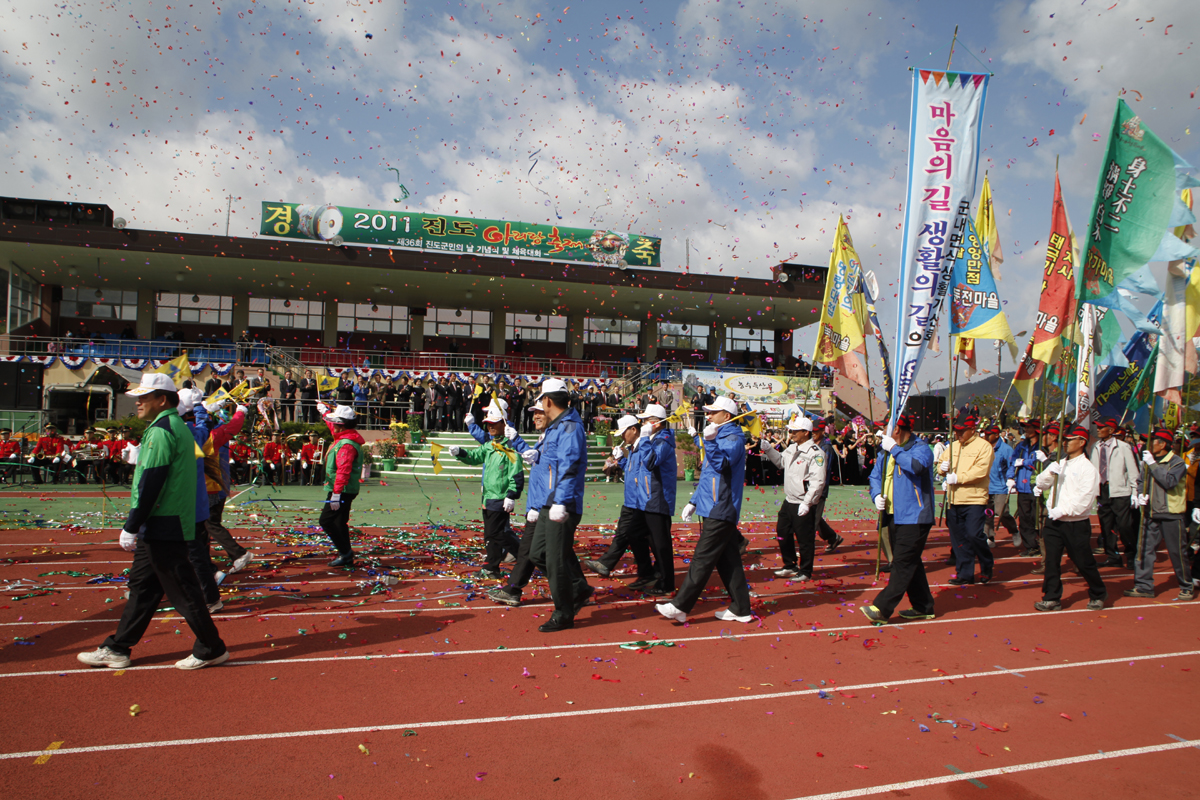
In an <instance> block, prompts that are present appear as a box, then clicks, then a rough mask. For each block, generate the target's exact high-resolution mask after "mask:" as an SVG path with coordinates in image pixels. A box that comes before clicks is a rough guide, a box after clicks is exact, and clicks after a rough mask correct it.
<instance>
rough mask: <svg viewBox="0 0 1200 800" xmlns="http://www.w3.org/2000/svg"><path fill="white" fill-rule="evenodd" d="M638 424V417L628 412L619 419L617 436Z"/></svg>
mask: <svg viewBox="0 0 1200 800" xmlns="http://www.w3.org/2000/svg"><path fill="white" fill-rule="evenodd" d="M637 424H638V418H637V417H635V416H634V415H633V414H626V415H625V416H623V417H621V418H620V419H619V420H617V436H620V435H621V434H623V433H625V431H626V430H628V429H629V428H632V427H633V426H634V425H637Z"/></svg>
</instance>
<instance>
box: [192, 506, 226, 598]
mask: <svg viewBox="0 0 1200 800" xmlns="http://www.w3.org/2000/svg"><path fill="white" fill-rule="evenodd" d="M208 546H209V542H208V525H207V523H206V522H197V523H196V538H194V539H192V540H191V541H190V542H188V561H191V562H192V568H193V569H195V570H196V578H197V579H198V580H199V581H200V589H201V591H203V592H204V602H205V604H207V605H210V606H211V605H212V604H213V603H215V602H217V601H218V600H220V599H221V590H220V589H218V588H217V577H216V575H217V568H216V567H215V566H213V562H212V556H211V555H210V554H209V551H208Z"/></svg>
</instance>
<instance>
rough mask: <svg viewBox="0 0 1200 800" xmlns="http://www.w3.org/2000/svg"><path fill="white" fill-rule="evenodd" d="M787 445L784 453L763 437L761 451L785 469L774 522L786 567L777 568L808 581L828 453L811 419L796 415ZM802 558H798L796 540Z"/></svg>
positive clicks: (779, 573) (779, 572)
mask: <svg viewBox="0 0 1200 800" xmlns="http://www.w3.org/2000/svg"><path fill="white" fill-rule="evenodd" d="M787 429H788V439H789V442H790V444H788V446H787V449H785V450H784V451H783V452H782V453H780V452H779V451H778V450H776V449H775V446H774V445H773V444H771V442H768V441H767V440H766V439H763V440H762V442H761V447H762V454H763V457H765V458H766V459H767V460H768V461H770V462H771V463H772V464H774V465H775V467H776V468H777V469H780V470H783V491H784V500H783V504H782V505H780V507H779V517H778V519H777V521H776V525H775V533H776V538H777V539H778V540H779V554H780V556H781V557H782V558H783V567H782V568H780V569H777V570H775V574H776V575H777V576H779V577H780V578H789V579H792V580H800V581H807V580H810V579H811V578H812V572H813V553H814V552H815V549H816V536H817V515H816V513H815V510H814V509H815V506H816V505H817V501H818V500H820V498H821V493H822V491H823V490H824V489H825V474H826V470H827V468H828V464H827V463H826V461H825V453H824V451H823V450H821V448H820V447H818V446H817V445H816V444H815V443H813V442H812V429H813V424H812V420H811V419H809V418H808V417H806V416H804V415H802V414H797V415H796V416H793V417H792V418H791V419H790V420H788V423H787ZM797 541H798V542H799V543H800V560H799V561H797V560H796V543H797Z"/></svg>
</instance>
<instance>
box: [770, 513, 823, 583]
mask: <svg viewBox="0 0 1200 800" xmlns="http://www.w3.org/2000/svg"><path fill="white" fill-rule="evenodd" d="M799 508H800V506H799V505H798V504H796V503H789V502H786V501H784V503H783V504H782V505H780V506H779V515H778V516H777V517H776V518H775V538H776V539H778V540H779V555H780V556H781V557H782V558H783V565H784V566H785V567H791V568H792V569H798V570H800V572H802V573H803V574H805V575H807V576H809V577H812V571H813V557H814V554H815V552H816V545H817V526H816V513H815V512H814V511H812V510H810V511H809V512H808V513H807V514H805V515H804V516H803V517H802V516H800V515H799V514H798V513H796V512H797V511H798V510H799ZM797 542H798V543H799V545H800V554H799V561H797V558H796V544H797Z"/></svg>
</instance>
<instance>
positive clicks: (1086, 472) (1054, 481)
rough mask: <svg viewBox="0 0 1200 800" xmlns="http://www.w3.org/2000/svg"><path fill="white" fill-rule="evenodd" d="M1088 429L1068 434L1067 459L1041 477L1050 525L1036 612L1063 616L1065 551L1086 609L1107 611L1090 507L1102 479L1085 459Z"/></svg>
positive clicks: (1046, 529) (1078, 427)
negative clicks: (1084, 593) (1084, 592)
mask: <svg viewBox="0 0 1200 800" xmlns="http://www.w3.org/2000/svg"><path fill="white" fill-rule="evenodd" d="M1087 442H1088V429H1087V428H1085V427H1083V426H1082V425H1076V426H1074V427H1072V428H1070V429H1069V430H1068V431H1067V434H1066V447H1067V456H1066V458H1064V459H1062V460H1061V461H1055V462H1052V463H1051V464H1050V465H1049V466H1047V467H1046V469H1044V470H1042V472H1041V474H1040V475H1038V477H1037V488H1038V489H1040V490H1041V492H1042V496H1043V497H1045V498H1046V512H1047V515H1048V516H1049V519H1048V520H1047V521H1046V526H1045V527H1044V528H1043V529H1042V537H1043V540H1044V542H1045V547H1046V573H1045V577H1044V578H1043V579H1042V599H1041V600H1039V601H1038V602H1036V603H1034V604H1033V607H1034V608H1036V609H1037V610H1038V611H1061V610H1062V603H1061V602H1059V601H1060V600H1062V554H1063V551H1064V550H1065V551H1066V553H1067V555H1068V556H1069V557H1070V559H1071V562H1072V563H1073V564H1074V565H1075V569H1076V570H1078V571H1079V574H1080V575H1081V576H1082V577H1083V579H1084V580H1085V581H1087V585H1088V598H1089V599H1088V604H1087V607H1088V608H1089V609H1090V610H1093V611H1099V610H1101V609H1103V608H1104V601H1105V599H1106V598H1107V597H1108V590H1107V589H1105V588H1104V581H1103V580H1101V578H1100V569H1099V568H1098V567H1097V566H1096V557H1095V556H1094V555H1093V554H1092V548H1091V536H1092V525H1091V522H1090V520H1089V518H1090V516H1091V513H1092V503H1094V502H1095V500H1096V496H1097V495H1098V494H1099V493H1100V473H1099V472H1097V470H1096V467H1095V466H1093V465H1092V462H1091V461H1089V460H1088V459H1087V455H1086V452H1085V451H1086V450H1087Z"/></svg>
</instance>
